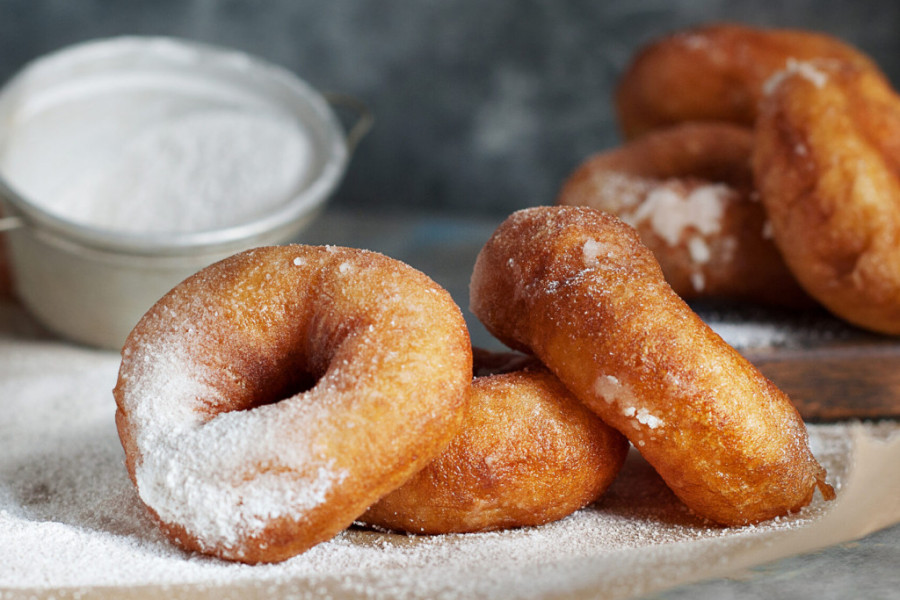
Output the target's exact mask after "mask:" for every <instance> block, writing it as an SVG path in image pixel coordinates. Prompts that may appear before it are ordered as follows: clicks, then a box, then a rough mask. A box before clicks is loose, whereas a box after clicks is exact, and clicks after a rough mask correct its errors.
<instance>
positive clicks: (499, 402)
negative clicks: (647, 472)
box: [360, 357, 628, 534]
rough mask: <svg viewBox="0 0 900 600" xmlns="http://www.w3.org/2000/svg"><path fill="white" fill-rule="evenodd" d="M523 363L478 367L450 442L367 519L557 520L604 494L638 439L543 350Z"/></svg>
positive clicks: (462, 523) (454, 524)
mask: <svg viewBox="0 0 900 600" xmlns="http://www.w3.org/2000/svg"><path fill="white" fill-rule="evenodd" d="M482 360H484V361H486V362H492V361H494V359H492V358H490V357H484V358H483V359H482ZM479 362H480V361H479V359H478V358H477V357H476V360H475V363H476V367H478V366H479ZM514 368H515V370H514V371H512V372H507V373H498V374H492V375H486V376H480V377H477V378H476V379H475V380H474V382H473V383H472V387H471V388H470V393H469V403H468V413H467V416H466V419H465V421H464V422H463V425H462V428H461V429H460V432H459V433H458V434H457V436H456V437H455V438H453V441H452V442H451V443H450V446H448V447H447V449H446V450H445V451H444V452H443V453H442V454H441V455H440V456H438V457H437V458H436V459H435V460H433V461H432V462H431V463H429V464H428V466H427V467H425V468H424V469H423V470H422V471H420V472H418V473H416V474H415V475H414V476H413V477H412V479H410V480H409V481H408V482H407V483H405V484H404V485H403V486H401V487H400V488H398V489H397V490H395V491H393V492H391V493H390V494H388V495H387V496H385V497H384V498H382V499H381V501H379V502H378V503H377V504H375V505H374V506H373V507H372V508H370V509H369V510H368V511H367V512H366V513H365V514H364V515H363V516H362V517H361V519H360V520H361V521H362V522H364V523H366V524H369V525H373V526H376V527H380V528H384V529H389V530H394V531H406V532H409V533H425V534H438V533H465V532H472V531H492V530H497V529H508V528H513V527H524V526H530V525H541V524H543V523H549V522H551V521H556V520H558V519H561V518H563V517H565V516H568V515H569V514H571V513H573V512H575V511H576V510H578V509H580V508H582V507H584V506H586V505H588V504H590V503H591V502H593V501H594V500H596V499H597V498H598V496H600V494H602V493H603V492H604V491H605V490H606V488H607V487H608V486H609V484H610V483H612V481H613V479H614V478H615V476H616V475H617V474H618V472H619V470H620V468H621V466H622V463H623V462H624V460H625V455H626V454H627V452H628V441H627V440H626V439H625V438H624V437H623V436H622V435H621V434H619V432H617V431H616V430H614V429H612V428H611V427H609V426H608V425H606V424H605V423H603V421H601V420H600V419H599V418H598V417H597V416H596V415H594V413H592V412H591V411H590V410H588V409H587V408H586V407H585V406H584V405H583V404H581V403H580V402H579V401H578V400H577V399H575V398H574V397H573V396H572V395H571V393H569V391H568V390H567V389H566V388H565V386H563V384H562V383H560V381H559V380H558V379H557V378H556V377H555V376H554V375H553V374H552V373H550V372H549V371H548V370H547V369H546V368H545V367H544V366H543V365H541V364H540V363H538V362H537V361H535V360H534V359H531V361H530V365H529V366H525V367H521V366H520V365H516V366H514Z"/></svg>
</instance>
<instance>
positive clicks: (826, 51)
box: [615, 24, 878, 138]
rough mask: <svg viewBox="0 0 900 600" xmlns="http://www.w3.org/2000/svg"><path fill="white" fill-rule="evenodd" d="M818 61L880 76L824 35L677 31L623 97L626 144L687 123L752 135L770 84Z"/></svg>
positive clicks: (735, 28)
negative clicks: (794, 64) (733, 127)
mask: <svg viewBox="0 0 900 600" xmlns="http://www.w3.org/2000/svg"><path fill="white" fill-rule="evenodd" d="M815 58H828V59H835V60H839V61H841V62H849V63H851V64H855V65H857V66H859V67H861V68H866V69H872V70H875V71H877V70H878V68H877V67H876V66H875V64H874V63H873V62H872V60H871V59H870V58H869V57H867V56H866V55H865V54H863V53H862V52H860V51H859V50H857V49H855V48H853V47H852V46H849V45H848V44H846V43H844V42H842V41H840V40H838V39H836V38H834V37H831V36H828V35H825V34H821V33H813V32H808V31H798V30H791V29H762V28H755V27H748V26H744V25H734V24H715V25H705V26H701V27H697V28H693V29H687V30H683V31H678V32H676V33H673V34H670V35H667V36H665V37H662V38H660V39H658V40H656V41H654V42H651V43H650V44H648V45H647V46H645V47H644V48H643V49H641V50H640V51H639V52H638V53H637V54H636V55H635V57H634V59H633V61H632V63H631V65H630V66H629V67H628V68H627V70H626V71H625V73H624V75H623V76H622V79H621V81H620V83H619V86H618V88H617V90H616V97H615V103H616V109H617V112H618V115H619V122H620V127H621V129H622V132H623V133H624V135H625V137H626V138H633V137H637V136H639V135H642V134H643V133H645V132H647V131H650V130H652V129H656V128H658V127H665V126H667V125H672V124H675V123H680V122H682V121H727V122H731V123H736V124H740V125H744V126H747V127H752V126H753V123H754V121H755V120H756V115H757V111H758V105H759V101H760V99H761V98H762V96H763V93H764V90H763V88H764V84H765V83H766V81H768V79H769V78H770V77H771V76H772V75H773V74H774V73H776V72H778V71H780V70H781V69H783V68H785V66H786V65H787V64H788V62H790V61H806V60H810V59H815Z"/></svg>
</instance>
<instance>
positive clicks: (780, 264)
mask: <svg viewBox="0 0 900 600" xmlns="http://www.w3.org/2000/svg"><path fill="white" fill-rule="evenodd" d="M752 141H753V133H752V132H751V131H750V130H749V129H746V128H742V127H737V126H733V125H726V124H721V123H688V124H681V125H677V126H672V127H669V128H666V129H660V130H656V131H653V132H650V133H647V134H646V135H644V136H643V137H641V138H639V139H637V140H633V141H631V142H628V143H626V144H625V145H624V146H621V147H619V148H616V149H613V150H608V151H605V152H601V153H599V154H596V155H594V156H592V157H590V158H588V159H587V160H585V161H584V162H583V163H582V164H581V165H580V166H579V167H578V168H577V169H576V170H575V172H573V173H572V175H571V176H570V177H569V178H568V179H567V180H566V181H565V183H564V184H563V186H562V189H561V190H560V192H559V195H558V197H557V199H556V202H557V204H561V205H570V206H579V205H580V206H590V207H592V208H596V209H599V210H603V211H605V212H609V213H612V214H614V215H616V216H617V217H619V218H620V219H622V220H623V221H625V222H626V223H628V224H630V225H632V226H633V227H634V228H635V229H637V231H638V233H639V234H640V236H641V239H642V240H643V241H644V243H645V244H646V245H647V246H648V247H649V248H650V249H651V250H652V251H653V253H654V254H655V255H656V258H657V260H658V261H659V262H660V266H661V267H662V269H663V273H664V274H665V277H666V280H667V281H668V282H669V284H670V285H671V286H672V287H673V288H674V289H675V291H676V292H678V294H679V295H681V296H682V297H683V298H687V299H693V298H707V297H715V298H729V299H733V300H740V301H753V302H762V303H767V304H775V305H787V306H808V305H810V300H809V298H808V297H807V296H806V294H805V293H804V292H803V291H802V290H801V289H800V287H799V286H798V285H797V283H796V281H794V278H793V276H792V275H791V273H790V271H789V270H788V269H787V267H786V265H785V264H784V261H783V260H782V258H781V256H780V255H779V253H778V250H777V248H776V247H775V244H774V243H773V241H772V239H771V238H767V237H766V236H765V235H764V230H765V225H764V224H765V214H764V211H763V208H762V206H761V205H760V203H759V202H758V196H757V194H756V191H755V188H754V187H753V182H752V173H751V166H750V156H751V152H752Z"/></svg>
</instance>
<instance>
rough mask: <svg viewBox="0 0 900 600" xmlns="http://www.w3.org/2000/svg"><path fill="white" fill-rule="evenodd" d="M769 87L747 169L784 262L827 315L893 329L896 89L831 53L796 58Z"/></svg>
mask: <svg viewBox="0 0 900 600" xmlns="http://www.w3.org/2000/svg"><path fill="white" fill-rule="evenodd" d="M770 87H771V94H770V95H769V96H767V98H766V99H765V100H764V102H763V104H762V109H761V113H760V118H759V122H758V124H757V128H756V131H757V134H756V145H755V151H754V170H755V174H756V179H757V181H758V182H759V188H760V191H761V193H762V197H763V201H764V204H765V207H766V211H767V212H768V214H769V218H770V220H771V223H772V231H773V234H774V236H775V241H776V243H777V244H778V246H779V248H780V249H781V252H782V254H783V255H784V257H785V260H786V262H787V264H788V266H789V267H790V268H791V270H792V271H793V273H794V276H795V277H796V278H797V279H798V280H799V282H800V284H801V285H802V286H803V287H804V288H805V289H806V291H807V292H808V293H809V294H810V295H811V296H813V297H814V298H816V299H817V300H818V301H819V302H821V303H822V304H823V305H825V307H826V308H828V309H829V310H830V311H832V312H833V313H834V314H836V315H838V316H839V317H841V318H843V319H846V320H847V321H850V322H851V323H855V324H856V325H859V326H861V327H865V328H867V329H871V330H873V331H877V332H882V333H888V334H900V97H898V95H897V94H896V93H895V92H894V90H893V89H891V86H890V84H889V83H888V81H887V80H886V79H885V78H884V77H883V76H882V75H881V74H880V73H878V72H877V71H873V70H871V69H861V68H858V67H856V66H854V65H852V64H848V63H841V62H836V61H813V62H807V63H797V64H795V65H794V67H793V68H792V69H789V70H787V71H785V72H783V73H781V74H779V75H778V76H777V77H776V78H774V79H773V82H772V85H771V86H770Z"/></svg>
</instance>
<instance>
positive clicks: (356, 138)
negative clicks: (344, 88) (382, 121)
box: [323, 92, 375, 155]
mask: <svg viewBox="0 0 900 600" xmlns="http://www.w3.org/2000/svg"><path fill="white" fill-rule="evenodd" d="M323 95H324V96H325V99H326V100H327V101H328V103H329V104H331V105H332V106H334V107H335V108H343V109H346V110H349V111H351V112H353V113H355V114H356V121H355V122H354V123H353V124H352V125H351V126H350V127H349V128H348V129H347V150H349V152H350V154H351V155H352V154H353V153H354V152H355V151H356V147H357V145H358V144H359V142H360V141H361V140H362V139H363V138H364V137H366V134H367V133H369V130H371V129H372V124H373V123H374V122H375V116H374V115H373V114H372V111H371V110H370V109H369V107H368V105H366V103H365V102H363V101H362V100H360V99H359V98H355V97H353V96H350V95H347V94H342V93H340V92H325V93H324V94H323Z"/></svg>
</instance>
